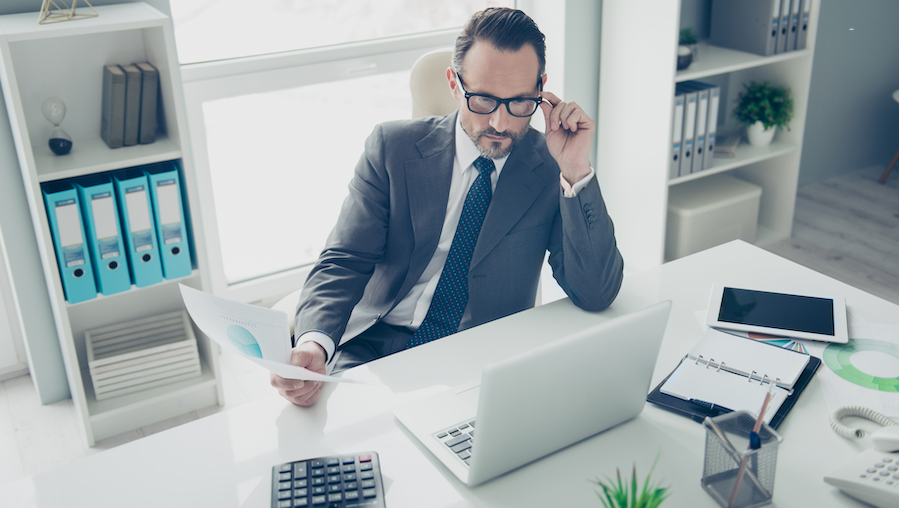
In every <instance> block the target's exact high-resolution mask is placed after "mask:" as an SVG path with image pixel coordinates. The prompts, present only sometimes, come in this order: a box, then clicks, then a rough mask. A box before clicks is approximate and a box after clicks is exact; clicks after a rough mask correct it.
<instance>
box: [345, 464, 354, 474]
mask: <svg viewBox="0 0 899 508" xmlns="http://www.w3.org/2000/svg"><path fill="white" fill-rule="evenodd" d="M343 472H344V473H355V472H356V466H355V465H353V464H350V465H349V466H343Z"/></svg>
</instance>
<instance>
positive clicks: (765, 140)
mask: <svg viewBox="0 0 899 508" xmlns="http://www.w3.org/2000/svg"><path fill="white" fill-rule="evenodd" d="M776 130H777V126H776V125H775V126H772V127H771V128H770V129H765V127H764V126H763V125H762V122H759V121H756V122H755V123H754V124H752V125H750V126H749V127H747V128H746V137H747V138H749V144H750V145H752V146H768V145H770V144H771V140H772V139H774V131H776Z"/></svg>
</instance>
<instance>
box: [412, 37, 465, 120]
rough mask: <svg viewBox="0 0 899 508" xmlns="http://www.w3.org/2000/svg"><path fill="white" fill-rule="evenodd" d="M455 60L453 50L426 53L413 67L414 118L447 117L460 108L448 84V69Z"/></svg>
mask: <svg viewBox="0 0 899 508" xmlns="http://www.w3.org/2000/svg"><path fill="white" fill-rule="evenodd" d="M452 58H453V50H452V48H447V49H437V50H434V51H431V52H428V53H425V54H424V55H422V56H421V58H419V59H418V61H416V62H415V65H413V66H412V75H411V77H410V78H409V87H410V88H411V90H412V118H419V117H422V116H433V115H446V114H449V113H452V112H453V111H455V110H456V109H458V107H459V103H458V102H456V99H454V98H453V95H452V93H450V90H449V86H448V85H447V83H446V68H447V67H449V66H450V63H451V62H452Z"/></svg>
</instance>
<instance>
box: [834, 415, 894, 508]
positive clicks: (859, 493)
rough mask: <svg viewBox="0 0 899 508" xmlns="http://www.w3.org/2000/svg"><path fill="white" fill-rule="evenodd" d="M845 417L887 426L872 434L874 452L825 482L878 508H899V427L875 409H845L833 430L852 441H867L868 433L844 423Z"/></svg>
mask: <svg viewBox="0 0 899 508" xmlns="http://www.w3.org/2000/svg"><path fill="white" fill-rule="evenodd" d="M844 416H859V417H862V418H866V419H868V420H871V421H873V422H877V423H879V424H881V425H883V428H882V429H878V430H876V431H874V432H873V433H871V441H872V442H873V443H874V448H872V449H870V450H865V451H863V452H862V453H860V454H858V455H857V456H856V457H855V458H854V459H853V460H850V461H848V462H847V463H845V464H843V465H842V466H840V467H839V468H838V469H837V470H836V471H834V472H832V473H830V474H829V475H827V476H825V477H824V481H825V482H827V483H829V484H830V485H833V486H834V487H837V488H839V489H840V490H842V491H843V492H844V493H846V494H848V495H850V496H852V497H854V498H857V499H859V500H861V501H864V502H866V503H870V504H872V505H874V506H878V507H880V508H895V507H896V506H899V423H896V422H895V421H893V420H891V419H890V418H887V417H886V416H884V415H882V414H880V413H878V412H876V411H873V410H871V409H867V408H863V407H859V406H842V407H839V408H837V409H836V411H834V412H833V415H832V416H831V417H830V426H831V427H832V428H833V430H834V432H836V433H837V434H839V435H841V436H843V437H847V438H850V439H858V438H861V437H864V436H865V435H866V434H867V433H866V432H865V431H864V430H862V429H851V428H849V427H847V426H845V425H843V424H842V423H840V418H842V417H844Z"/></svg>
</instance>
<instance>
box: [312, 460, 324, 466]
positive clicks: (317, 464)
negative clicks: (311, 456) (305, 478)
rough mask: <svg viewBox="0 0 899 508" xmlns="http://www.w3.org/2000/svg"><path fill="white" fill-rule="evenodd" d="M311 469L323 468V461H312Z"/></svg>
mask: <svg viewBox="0 0 899 508" xmlns="http://www.w3.org/2000/svg"><path fill="white" fill-rule="evenodd" d="M312 467H325V461H324V460H321V459H318V460H313V461H312Z"/></svg>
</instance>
